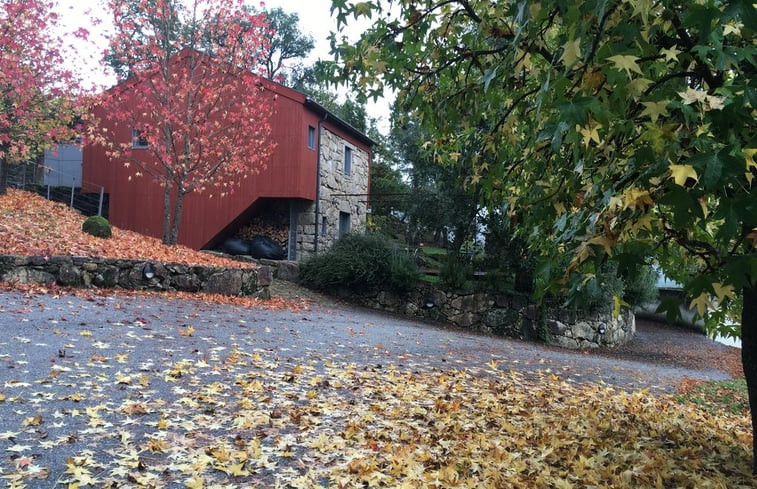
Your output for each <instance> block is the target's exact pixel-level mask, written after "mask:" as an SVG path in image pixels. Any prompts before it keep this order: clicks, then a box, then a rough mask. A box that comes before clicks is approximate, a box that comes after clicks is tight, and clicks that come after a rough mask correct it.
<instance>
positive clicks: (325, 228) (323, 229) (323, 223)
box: [321, 216, 328, 236]
mask: <svg viewBox="0 0 757 489" xmlns="http://www.w3.org/2000/svg"><path fill="white" fill-rule="evenodd" d="M326 231H328V221H327V220H326V216H323V218H322V219H321V236H326Z"/></svg>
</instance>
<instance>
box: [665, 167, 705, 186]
mask: <svg viewBox="0 0 757 489" xmlns="http://www.w3.org/2000/svg"><path fill="white" fill-rule="evenodd" d="M670 178H672V179H673V181H674V182H675V184H676V185H680V186H681V187H685V186H686V181H687V180H688V179H689V178H691V179H692V180H694V181H695V182H698V181H699V176H698V175H697V172H696V170H695V169H694V167H692V166H691V165H670Z"/></svg>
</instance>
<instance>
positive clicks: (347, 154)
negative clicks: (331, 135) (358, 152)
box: [344, 146, 352, 175]
mask: <svg viewBox="0 0 757 489" xmlns="http://www.w3.org/2000/svg"><path fill="white" fill-rule="evenodd" d="M351 172H352V148H350V147H349V146H345V147H344V174H345V175H349V174H350V173H351Z"/></svg>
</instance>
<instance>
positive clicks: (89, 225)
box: [81, 216, 113, 238]
mask: <svg viewBox="0 0 757 489" xmlns="http://www.w3.org/2000/svg"><path fill="white" fill-rule="evenodd" d="M81 230H82V231H83V232H85V233H87V234H91V235H92V236H97V237H98V238H110V237H111V236H113V230H112V229H111V228H110V223H109V222H108V220H107V219H105V218H104V217H102V216H91V217H88V218H87V220H86V221H84V224H82V225H81Z"/></svg>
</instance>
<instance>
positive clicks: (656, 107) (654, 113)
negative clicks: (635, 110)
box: [641, 100, 670, 122]
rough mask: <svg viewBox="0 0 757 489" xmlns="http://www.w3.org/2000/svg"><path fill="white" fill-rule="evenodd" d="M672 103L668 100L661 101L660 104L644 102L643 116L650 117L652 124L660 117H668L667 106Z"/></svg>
mask: <svg viewBox="0 0 757 489" xmlns="http://www.w3.org/2000/svg"><path fill="white" fill-rule="evenodd" d="M669 103H670V102H669V101H668V100H661V101H659V102H642V104H643V105H644V110H643V111H642V112H641V115H648V116H649V118H650V119H652V122H656V121H657V119H658V118H659V117H660V116H665V115H668V109H667V106H668V104H669Z"/></svg>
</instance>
